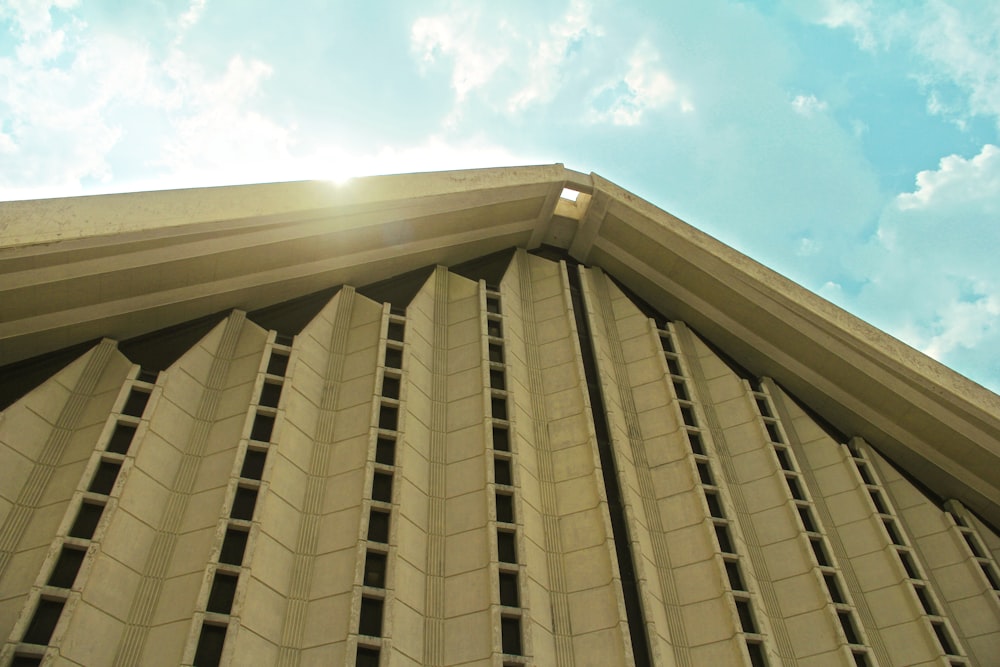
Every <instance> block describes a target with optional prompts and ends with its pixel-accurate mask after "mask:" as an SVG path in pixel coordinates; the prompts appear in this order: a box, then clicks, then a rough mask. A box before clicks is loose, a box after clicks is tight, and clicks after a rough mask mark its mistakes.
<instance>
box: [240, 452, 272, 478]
mask: <svg viewBox="0 0 1000 667" xmlns="http://www.w3.org/2000/svg"><path fill="white" fill-rule="evenodd" d="M266 462H267V450H261V449H249V448H248V449H247V451H246V454H245V455H244V456H243V467H242V468H241V469H240V477H243V478H245V479H260V478H261V477H263V476H264V463H266Z"/></svg>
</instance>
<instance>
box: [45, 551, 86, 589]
mask: <svg viewBox="0 0 1000 667" xmlns="http://www.w3.org/2000/svg"><path fill="white" fill-rule="evenodd" d="M86 555H87V552H86V551H83V550H81V549H73V548H72V547H67V546H64V547H63V548H62V551H60V552H59V558H58V560H56V565H55V567H53V568H52V574H50V575H49V580H48V585H49V586H55V587H56V588H73V583H74V582H75V581H76V575H77V573H78V572H79V571H80V566H81V565H82V564H83V558H84V556H86Z"/></svg>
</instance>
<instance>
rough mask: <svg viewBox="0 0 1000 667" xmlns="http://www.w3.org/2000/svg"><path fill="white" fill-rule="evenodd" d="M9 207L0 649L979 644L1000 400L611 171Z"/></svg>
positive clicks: (688, 657)
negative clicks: (613, 178)
mask: <svg viewBox="0 0 1000 667" xmlns="http://www.w3.org/2000/svg"><path fill="white" fill-rule="evenodd" d="M565 189H568V190H569V191H570V192H569V193H567V192H566V190H565ZM567 194H568V195H570V196H569V197H567V196H564V195H567ZM574 195H575V197H576V198H575V201H574V200H573V199H572V196H574ZM0 234H2V241H0V243H2V247H0V366H2V368H0V377H2V378H3V382H2V383H0V384H2V385H3V387H2V391H3V395H2V398H3V404H2V405H3V411H2V413H0V634H2V637H3V638H4V641H5V643H4V645H3V649H2V653H0V664H2V665H15V666H17V667H24V666H28V665H39V664H46V665H48V664H59V665H62V664H67V665H73V664H75V665H120V666H124V665H177V664H182V665H192V664H196V665H203V666H210V665H218V664H222V665H300V666H302V667H305V666H311V665H354V664H356V665H363V666H370V665H473V664H475V665H492V666H494V667H506V666H509V665H523V664H533V665H540V666H549V665H600V666H610V665H633V664H635V665H665V666H675V665H676V666H679V667H684V666H696V665H698V666H700V665H713V666H714V665H746V666H758V665H770V666H772V667H776V666H778V665H786V666H793V665H794V666H800V667H806V666H810V667H827V666H836V665H843V666H855V665H867V666H871V667H874V666H876V665H878V666H880V667H890V666H896V665H921V666H928V667H929V666H931V665H934V666H943V667H957V666H958V665H983V666H987V665H997V664H1000V571H998V569H997V561H998V559H1000V536H998V534H997V531H996V527H997V526H1000V398H998V397H997V396H996V395H993V394H991V393H990V392H987V391H985V390H984V389H982V388H980V387H978V386H977V385H974V384H973V383H971V382H969V381H968V380H966V379H964V378H962V377H960V376H958V375H956V374H955V373H953V372H951V371H950V370H948V369H946V368H944V367H943V366H941V365H939V364H937V363H936V362H934V361H933V360H931V359H929V358H927V357H925V356H923V355H921V354H919V353H918V352H916V351H914V350H912V349H910V348H908V347H906V346H904V345H902V344H901V343H899V342H898V341H895V340H893V339H891V338H890V337H888V336H886V335H885V334H883V333H881V332H879V331H877V330H875V329H873V328H872V327H870V326H868V325H867V324H865V323H863V322H861V321H859V320H857V319H856V318H854V317H852V316H850V315H848V314H847V313H845V312H843V311H841V310H839V309H837V308H835V307H834V306H832V305H830V304H829V303H827V302H825V301H823V300H822V299H820V298H818V297H816V296H815V295H813V294H810V293H808V292H806V291H805V290H803V289H802V288H800V287H798V286H796V285H794V284H792V283H791V282H789V281H787V280H785V279H783V278H781V277H780V276H778V275H776V274H774V273H773V272H771V271H769V270H767V269H765V268H764V267H762V266H760V265H758V264H756V263H754V262H753V261H751V260H750V259H748V258H746V257H745V256H742V255H740V254H739V253H737V252H735V251H733V250H732V249H730V248H727V247H725V246H723V245H722V244H720V243H718V242H717V241H715V240H713V239H711V238H709V237H707V236H705V235H704V234H702V233H700V232H698V231H697V230H695V229H693V228H691V227H690V226H688V225H686V224H685V223H683V222H681V221H679V220H677V219H676V218H674V217H672V216H670V215H669V214H667V213H665V212H663V211H661V210H659V209H657V208H655V207H654V206H652V205H651V204H649V203H647V202H645V201H643V200H641V199H639V198H637V197H635V196H634V195H631V194H629V193H628V192H626V191H624V190H622V189H620V188H619V187H617V186H615V185H613V184H611V183H609V182H607V181H605V180H603V179H601V178H600V177H598V176H596V175H585V174H581V173H578V172H574V171H571V170H568V169H565V168H564V167H563V166H562V165H550V166H540V167H526V168H510V169H495V170H480V171H463V172H449V173H436V174H417V175H405V176H387V177H374V178H366V179H358V180H356V181H353V182H350V183H348V184H345V185H339V186H336V185H332V184H328V183H319V182H305V183H284V184H274V185H255V186H241V187H226V188H209V189H202V190H185V191H173V192H151V193H143V194H132V195H111V196H98V197H85V198H78V199H64V200H47V201H35V202H14V203H7V204H2V205H0Z"/></svg>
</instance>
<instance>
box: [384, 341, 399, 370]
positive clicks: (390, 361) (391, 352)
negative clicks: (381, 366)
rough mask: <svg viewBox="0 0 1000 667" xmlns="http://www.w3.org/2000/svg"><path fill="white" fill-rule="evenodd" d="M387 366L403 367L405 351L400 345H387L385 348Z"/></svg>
mask: <svg viewBox="0 0 1000 667" xmlns="http://www.w3.org/2000/svg"><path fill="white" fill-rule="evenodd" d="M385 366H386V368H402V367H403V351H402V350H401V349H399V348H398V347H388V346H387V347H386V348H385Z"/></svg>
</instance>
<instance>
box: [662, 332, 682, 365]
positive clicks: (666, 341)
mask: <svg viewBox="0 0 1000 667" xmlns="http://www.w3.org/2000/svg"><path fill="white" fill-rule="evenodd" d="M660 347H661V348H663V351H664V352H675V351H676V350H674V344H673V341H671V340H670V334H665V333H661V334H660ZM678 375H679V374H678Z"/></svg>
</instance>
